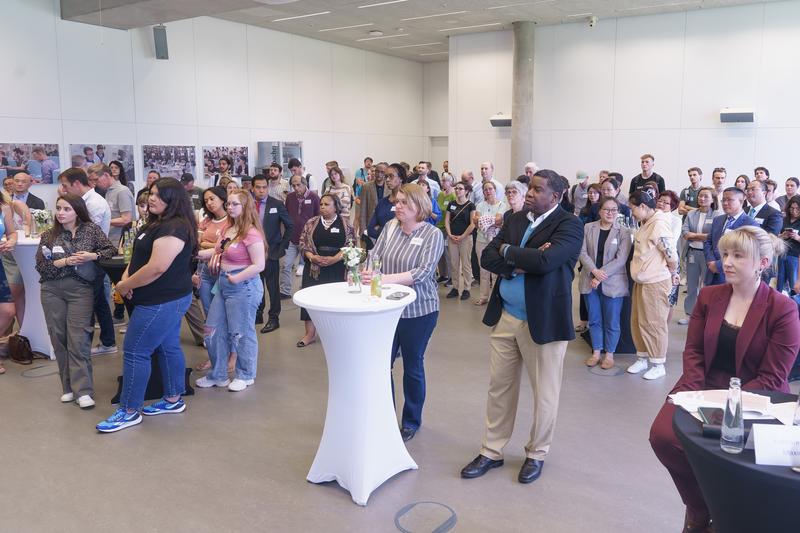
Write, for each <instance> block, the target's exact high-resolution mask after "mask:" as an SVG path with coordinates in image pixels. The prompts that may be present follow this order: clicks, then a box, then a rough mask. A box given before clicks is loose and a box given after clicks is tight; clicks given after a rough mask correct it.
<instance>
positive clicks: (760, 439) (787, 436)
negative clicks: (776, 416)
mask: <svg viewBox="0 0 800 533" xmlns="http://www.w3.org/2000/svg"><path fill="white" fill-rule="evenodd" d="M753 442H754V445H755V449H756V464H757V465H773V466H800V426H779V425H775V424H753Z"/></svg>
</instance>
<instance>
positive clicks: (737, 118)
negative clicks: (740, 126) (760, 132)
mask: <svg viewBox="0 0 800 533" xmlns="http://www.w3.org/2000/svg"><path fill="white" fill-rule="evenodd" d="M755 118H756V113H755V111H754V110H752V109H747V108H743V107H742V108H735V107H723V108H722V109H720V111H719V121H720V122H754V121H755Z"/></svg>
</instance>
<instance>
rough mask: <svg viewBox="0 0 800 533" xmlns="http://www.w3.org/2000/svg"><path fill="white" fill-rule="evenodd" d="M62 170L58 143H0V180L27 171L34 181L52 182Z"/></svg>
mask: <svg viewBox="0 0 800 533" xmlns="http://www.w3.org/2000/svg"><path fill="white" fill-rule="evenodd" d="M60 170H61V160H60V158H59V154H58V144H48V143H32V144H31V143H0V180H4V179H5V178H6V177H13V176H14V175H15V174H19V173H20V172H25V173H26V174H30V176H31V178H33V183H42V184H52V183H55V180H56V178H58V175H59V173H60Z"/></svg>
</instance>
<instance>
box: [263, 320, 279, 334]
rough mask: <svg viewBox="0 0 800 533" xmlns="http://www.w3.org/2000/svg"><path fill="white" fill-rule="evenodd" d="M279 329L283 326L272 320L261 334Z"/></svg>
mask: <svg viewBox="0 0 800 533" xmlns="http://www.w3.org/2000/svg"><path fill="white" fill-rule="evenodd" d="M279 327H281V325H280V324H278V321H277V320H270V321H269V322H267V324H266V325H265V326H264V327H263V328H261V333H269V332H270V331H275V330H276V329H278V328H279Z"/></svg>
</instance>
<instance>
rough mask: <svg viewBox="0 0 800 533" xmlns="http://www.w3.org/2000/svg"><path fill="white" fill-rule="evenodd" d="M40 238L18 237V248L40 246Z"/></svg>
mask: <svg viewBox="0 0 800 533" xmlns="http://www.w3.org/2000/svg"><path fill="white" fill-rule="evenodd" d="M39 241H40V239H39V237H19V236H18V237H17V246H38V245H39Z"/></svg>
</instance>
